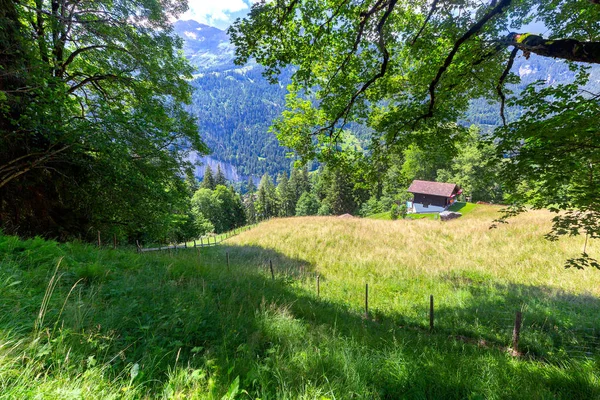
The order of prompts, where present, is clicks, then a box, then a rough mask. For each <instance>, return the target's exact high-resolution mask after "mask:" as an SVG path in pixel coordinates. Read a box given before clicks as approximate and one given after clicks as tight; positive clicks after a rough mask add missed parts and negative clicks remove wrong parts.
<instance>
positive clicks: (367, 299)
mask: <svg viewBox="0 0 600 400" xmlns="http://www.w3.org/2000/svg"><path fill="white" fill-rule="evenodd" d="M365 318H369V284H368V283H366V284H365Z"/></svg>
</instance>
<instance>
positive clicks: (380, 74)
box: [314, 0, 398, 134]
mask: <svg viewBox="0 0 600 400" xmlns="http://www.w3.org/2000/svg"><path fill="white" fill-rule="evenodd" d="M397 2H398V0H390V1H389V3H387V10H386V11H385V13H384V14H383V16H382V17H381V19H380V20H379V22H378V24H377V33H378V37H379V39H378V42H377V46H378V47H379V50H380V51H381V53H382V55H383V60H382V62H381V68H380V70H379V72H378V73H377V74H375V75H374V76H373V77H371V79H369V80H368V81H367V82H365V83H364V84H363V85H362V86H361V87H360V88H359V89H358V90H357V91H356V92H355V93H354V95H353V96H352V98H351V99H350V101H349V102H348V104H346V107H344V110H342V111H341V112H340V113H339V114H338V115H337V116H336V117H335V119H334V120H333V121H332V122H331V123H330V124H329V125H328V126H326V127H323V128H321V129H319V130H318V131H316V132H315V133H314V134H318V133H320V132H325V131H333V129H334V128H335V125H336V124H337V123H338V122H339V121H340V119H342V118H343V119H344V122H343V125H345V124H346V121H347V119H348V115H349V113H350V110H351V109H352V107H353V106H354V103H355V102H356V100H357V99H358V97H359V96H360V95H362V94H363V93H364V92H365V91H366V90H367V89H368V88H369V87H370V86H371V85H372V84H373V83H375V82H376V81H377V80H378V79H380V78H382V77H383V76H384V75H385V73H386V71H387V67H388V63H389V58H390V54H389V52H388V50H387V47H386V44H385V38H384V36H383V28H384V26H385V23H386V22H387V19H388V18H389V16H390V14H391V13H392V11H393V10H394V7H395V6H396V3H397ZM381 3H382V1H381V0H380V1H379V2H378V3H377V4H375V6H373V8H372V9H371V10H369V12H367V13H365V14H364V19H363V20H361V25H360V28H359V32H358V34H357V38H356V40H355V43H354V47H353V50H352V52H351V53H350V54H349V55H348V57H347V58H346V60H345V61H344V62H345V63H346V62H347V61H348V59H349V57H350V55H351V54H353V53H354V52H356V50H357V49H358V44H359V42H360V39H361V37H362V35H363V32H364V27H365V24H366V21H367V16H370V15H372V14H374V13H375V12H376V11H377V10H381V8H379V7H380V6H381ZM339 71H340V68H338V70H337V71H336V74H337V73H338V72H339ZM334 76H335V75H334ZM332 79H333V78H332Z"/></svg>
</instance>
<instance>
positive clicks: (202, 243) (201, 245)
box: [200, 236, 204, 247]
mask: <svg viewBox="0 0 600 400" xmlns="http://www.w3.org/2000/svg"><path fill="white" fill-rule="evenodd" d="M200 247H204V242H203V241H202V236H200Z"/></svg>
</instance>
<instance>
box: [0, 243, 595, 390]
mask: <svg viewBox="0 0 600 400" xmlns="http://www.w3.org/2000/svg"><path fill="white" fill-rule="evenodd" d="M227 255H229V267H228V266H227V261H226V260H227ZM139 257H140V260H141V262H140V264H139V266H138V267H135V268H131V269H128V270H120V269H119V268H116V267H115V268H112V269H111V270H110V271H106V273H102V274H98V276H96V278H95V279H89V280H84V282H83V283H82V284H81V286H79V287H78V289H77V290H78V291H79V293H78V297H76V298H75V299H73V300H70V301H69V302H68V303H67V308H66V310H65V312H64V313H63V314H62V315H61V319H63V320H64V322H63V323H62V324H63V325H62V326H63V330H64V331H67V332H68V331H71V332H74V333H76V334H74V335H72V336H71V337H70V338H69V339H67V340H66V341H67V342H69V343H68V346H65V348H67V347H68V348H69V352H70V357H71V359H73V360H77V361H78V362H79V363H80V364H81V365H84V366H85V365H87V364H86V362H88V361H86V360H89V357H90V356H92V355H93V356H95V357H96V358H97V359H98V361H99V362H101V363H106V365H107V366H108V368H109V371H110V373H111V376H112V377H113V378H116V377H118V376H119V374H122V371H123V370H124V369H126V367H127V366H128V365H130V364H132V363H138V364H139V365H140V366H141V371H142V373H141V376H140V378H138V381H141V382H144V383H143V385H145V387H146V388H147V391H148V393H150V394H151V395H160V394H161V393H163V391H164V389H165V387H166V386H167V385H169V379H170V378H169V372H170V371H173V370H174V369H176V368H178V366H179V368H186V369H189V370H190V371H195V370H202V371H204V372H205V373H206V374H207V375H208V376H210V379H212V381H213V382H214V387H213V388H212V389H211V387H210V385H209V384H207V386H206V390H212V391H214V393H215V395H216V394H219V395H220V394H223V393H224V392H225V391H226V390H227V388H228V387H229V385H230V384H231V382H232V381H233V380H234V379H235V378H236V377H240V385H241V387H242V388H244V390H246V391H248V392H249V393H250V395H251V397H261V398H281V397H286V396H287V397H290V398H295V397H299V396H300V395H305V396H307V397H316V396H317V394H318V395H328V396H331V397H334V396H335V397H340V398H351V397H363V398H390V399H391V398H446V399H449V398H468V397H470V398H477V397H478V396H479V397H481V398H485V397H505V398H511V397H512V398H517V397H521V398H523V397H527V395H528V394H529V395H538V396H542V397H544V396H545V395H547V396H552V397H554V398H593V397H597V396H600V391H599V388H598V385H597V382H595V381H594V380H593V379H590V373H589V371H588V370H586V369H585V368H584V367H581V368H580V366H579V365H574V366H569V365H564V367H556V368H554V369H545V368H542V367H538V364H537V362H527V361H521V362H520V363H515V362H514V361H513V360H512V359H511V357H510V356H508V355H507V354H506V353H505V352H503V351H502V350H501V349H500V347H501V346H503V345H506V344H507V341H508V340H509V337H510V336H509V333H510V329H511V323H510V319H511V315H512V313H513V311H514V310H515V308H516V307H520V308H524V311H525V325H524V330H523V332H524V337H523V342H522V343H523V349H524V351H526V352H531V353H532V354H535V355H536V356H537V357H541V356H545V355H548V352H549V350H553V349H555V348H557V349H560V348H561V347H560V346H562V343H561V340H563V337H564V332H562V331H560V330H559V331H556V330H555V328H554V327H555V326H575V325H577V324H582V323H583V321H585V320H588V321H589V320H590V319H588V318H586V316H578V314H577V309H578V306H579V305H583V304H585V305H586V310H587V311H586V313H590V314H591V313H594V312H597V311H598V310H599V309H600V303H599V300H598V299H597V298H594V297H590V296H573V295H567V294H565V293H562V294H561V293H555V292H552V291H551V290H550V289H548V288H544V287H533V286H523V285H505V286H502V285H486V284H485V282H484V281H481V282H479V281H476V280H475V279H473V278H472V277H466V276H459V275H457V276H450V277H448V279H451V280H452V279H454V281H455V282H456V286H457V289H460V290H467V291H469V293H471V299H470V300H469V302H468V303H467V304H465V306H464V307H461V308H452V307H445V306H444V305H443V301H441V302H440V305H439V306H438V308H437V311H436V329H435V330H434V332H433V333H429V332H428V331H427V326H426V323H427V322H426V321H414V320H411V319H409V318H406V317H405V316H402V315H400V314H395V313H384V312H381V311H378V310H373V312H372V314H371V315H370V317H369V318H368V319H367V318H365V317H364V315H363V314H362V312H361V311H359V310H355V309H352V308H350V307H349V306H347V305H345V304H339V303H335V302H331V301H327V300H325V299H322V298H319V297H317V296H316V293H315V291H314V290H313V291H311V290H308V289H306V288H307V287H310V286H308V285H298V284H297V282H298V281H306V282H305V283H309V282H313V283H314V277H315V273H314V266H312V265H311V264H310V263H309V262H307V261H305V260H302V259H291V258H288V257H286V256H284V255H282V254H280V253H277V252H275V251H273V250H270V249H265V248H261V247H253V246H230V245H223V246H219V247H215V248H206V249H202V250H201V251H196V250H194V249H188V250H181V251H180V252H178V253H175V252H173V253H172V254H171V255H170V256H169V255H168V254H161V255H157V254H147V255H141V256H139ZM271 264H272V265H273V275H274V278H275V279H273V277H272V275H271V269H270V265H271ZM70 272H71V273H72V274H71V275H66V277H65V279H64V280H63V281H62V282H61V285H63V286H62V287H61V293H60V296H55V298H54V301H53V303H52V304H51V307H50V309H49V312H48V316H47V319H48V320H49V321H51V320H53V319H56V318H58V310H59V309H60V306H61V304H62V302H63V301H64V298H65V294H66V292H67V291H68V290H69V288H70V287H71V286H72V285H73V284H74V283H75V282H76V281H77V279H81V276H80V275H81V274H79V275H78V270H77V269H75V270H74V271H70ZM94 276H95V275H94ZM83 278H84V279H85V277H83ZM41 289H42V290H43V288H41ZM42 295H43V291H42V292H40V293H37V294H36V296H37V297H38V298H40V299H41V296H42ZM567 305H570V306H571V308H569V307H566V306H567ZM505 315H507V316H508V322H507V321H505V319H506V317H505ZM596 315H597V314H596ZM578 318H579V319H578ZM592 320H593V319H592ZM3 321H4V322H6V321H7V320H3ZM5 328H6V329H8V327H5ZM0 329H2V328H1V327H0ZM527 332H539V334H538V333H536V335H538V336H534V335H533V334H532V336H528V333H527ZM457 335H461V336H464V337H466V338H469V339H473V340H477V341H478V340H479V339H483V340H485V341H486V342H488V343H490V345H485V346H478V345H475V344H473V345H472V344H470V343H465V342H464V341H463V340H460V339H457V338H456V336H457ZM82 338H86V340H82ZM548 346H550V347H548ZM115 354H116V355H117V356H115ZM58 358H59V357H58V356H57V359H58ZM63 358H64V356H63ZM49 364H50V363H49ZM561 368H563V369H561ZM484 370H485V371H486V372H485V373H482V372H481V371H484ZM190 373H191V372H190ZM311 390H312V392H311ZM319 391H321V392H319ZM311 393H312V394H313V396H311Z"/></svg>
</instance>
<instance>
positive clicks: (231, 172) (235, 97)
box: [175, 21, 291, 181]
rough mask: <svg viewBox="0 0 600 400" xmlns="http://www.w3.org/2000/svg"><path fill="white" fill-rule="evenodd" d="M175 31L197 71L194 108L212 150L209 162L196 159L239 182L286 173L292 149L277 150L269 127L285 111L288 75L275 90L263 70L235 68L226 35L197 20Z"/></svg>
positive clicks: (181, 24) (177, 25) (286, 73)
mask: <svg viewBox="0 0 600 400" xmlns="http://www.w3.org/2000/svg"><path fill="white" fill-rule="evenodd" d="M175 32H176V33H177V34H178V35H179V36H181V37H182V38H183V40H184V48H183V50H184V54H185V56H186V57H187V59H188V60H189V61H190V63H191V64H192V65H193V66H194V67H196V72H195V74H194V79H193V80H192V82H191V84H192V86H193V87H194V91H193V94H192V105H191V107H190V109H189V111H190V112H191V113H192V114H193V115H194V116H195V117H196V118H197V119H198V127H199V129H200V133H201V135H202V138H203V140H204V141H205V142H206V144H207V145H208V146H209V148H210V149H211V150H212V154H211V155H210V156H209V157H198V156H197V155H192V159H194V160H195V161H200V163H202V165H201V166H199V167H198V168H197V170H196V175H197V176H198V177H202V176H203V175H204V169H205V165H210V166H211V168H212V169H213V170H214V169H216V165H217V164H219V165H220V166H221V169H222V170H223V171H224V173H225V176H226V178H227V179H229V180H231V181H240V180H245V179H247V177H248V176H253V177H254V179H258V178H260V176H261V175H262V174H264V173H265V172H268V173H269V174H271V175H272V176H274V175H276V174H277V173H279V172H281V171H284V170H288V169H289V165H290V162H291V160H290V159H289V158H287V157H286V155H287V153H288V152H289V150H288V149H285V148H283V147H280V146H279V143H278V141H277V138H276V137H275V135H273V134H272V133H270V132H269V131H268V130H269V127H270V126H271V122H272V120H273V119H275V118H276V117H277V116H278V115H279V114H280V113H281V111H282V110H283V107H284V105H285V95H286V94H287V90H286V87H287V84H288V83H289V82H290V75H291V73H290V72H289V71H284V72H283V73H282V75H281V76H280V80H281V83H279V84H275V85H272V84H270V83H269V82H268V81H267V80H266V79H265V78H264V77H263V76H262V71H263V69H262V67H260V66H259V65H257V64H256V63H249V64H248V65H245V66H243V67H239V66H236V65H235V64H234V63H233V59H234V47H233V45H232V44H231V43H230V42H229V37H228V36H227V33H225V32H224V31H222V30H220V29H217V28H213V27H210V26H207V25H203V24H201V23H198V22H196V21H177V22H176V23H175Z"/></svg>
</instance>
